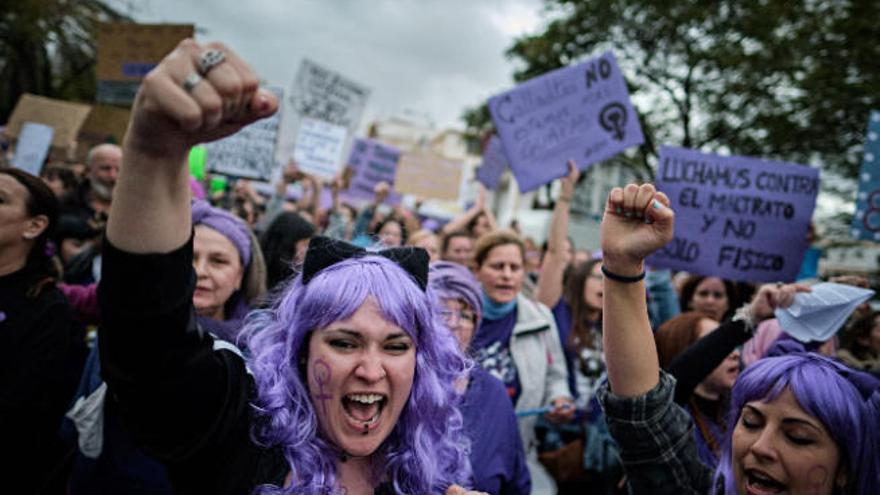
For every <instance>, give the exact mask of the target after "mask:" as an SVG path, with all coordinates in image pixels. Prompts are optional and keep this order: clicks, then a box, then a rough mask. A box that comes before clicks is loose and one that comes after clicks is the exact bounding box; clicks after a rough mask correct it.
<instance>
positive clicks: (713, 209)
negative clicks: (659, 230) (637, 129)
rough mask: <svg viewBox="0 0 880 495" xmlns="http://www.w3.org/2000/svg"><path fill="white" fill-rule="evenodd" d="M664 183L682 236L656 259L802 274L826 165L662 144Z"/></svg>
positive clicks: (723, 273) (736, 274) (684, 265)
mask: <svg viewBox="0 0 880 495" xmlns="http://www.w3.org/2000/svg"><path fill="white" fill-rule="evenodd" d="M656 185H657V189H659V190H660V191H663V192H664V193H666V195H667V196H669V199H670V201H671V203H672V208H673V210H674V211H675V215H676V217H675V237H674V238H673V239H672V241H671V242H670V243H669V244H667V245H666V246H665V247H664V248H663V249H661V250H659V251H657V252H656V253H655V254H654V255H653V256H652V257H651V258H650V259H649V260H648V261H649V263H651V264H652V265H655V266H663V267H667V268H672V269H676V270H686V271H689V272H693V273H700V274H703V275H713V276H717V277H722V278H728V279H732V280H748V281H754V282H775V281H793V280H794V279H795V277H796V276H797V273H798V270H799V268H800V265H801V260H802V258H803V256H804V250H805V249H806V248H807V244H806V234H807V226H808V225H809V223H810V219H811V218H812V216H813V209H814V208H815V206H816V194H817V193H818V191H819V171H818V170H815V169H811V168H808V167H804V166H800V165H793V164H788V163H781V162H769V161H764V160H759V159H756V158H749V157H741V156H730V157H723V156H719V155H714V154H707V153H700V152H698V151H693V150H688V149H684V148H672V147H662V148H661V149H660V164H659V167H658V170H657V181H656Z"/></svg>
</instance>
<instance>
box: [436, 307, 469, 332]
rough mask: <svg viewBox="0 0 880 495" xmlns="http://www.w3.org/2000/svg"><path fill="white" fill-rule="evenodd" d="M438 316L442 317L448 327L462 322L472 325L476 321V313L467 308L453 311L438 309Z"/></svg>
mask: <svg viewBox="0 0 880 495" xmlns="http://www.w3.org/2000/svg"><path fill="white" fill-rule="evenodd" d="M440 317H441V318H443V322H444V323H446V325H447V326H449V327H450V328H454V327H457V326H459V325H461V324H462V323H464V322H467V323H469V324H471V325H474V324H476V322H477V314H476V313H474V312H473V311H471V310H469V309H462V310H458V311H453V310H451V309H442V310H440Z"/></svg>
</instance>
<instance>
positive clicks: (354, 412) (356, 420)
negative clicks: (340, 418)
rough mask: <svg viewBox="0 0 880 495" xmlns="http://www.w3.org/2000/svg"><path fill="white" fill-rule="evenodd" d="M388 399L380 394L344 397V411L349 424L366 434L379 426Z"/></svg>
mask: <svg viewBox="0 0 880 495" xmlns="http://www.w3.org/2000/svg"><path fill="white" fill-rule="evenodd" d="M387 402H388V398H387V397H386V396H385V395H384V394H378V393H352V394H347V395H345V396H344V397H342V409H343V410H344V411H345V415H346V419H347V420H348V424H349V426H350V427H352V428H353V429H355V430H358V431H362V432H363V433H364V434H366V433H368V432H369V431H370V430H373V429H375V428H376V427H377V426H379V419H380V417H381V416H382V410H383V409H385V404H387Z"/></svg>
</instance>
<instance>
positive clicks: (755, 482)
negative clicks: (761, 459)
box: [745, 469, 786, 495]
mask: <svg viewBox="0 0 880 495" xmlns="http://www.w3.org/2000/svg"><path fill="white" fill-rule="evenodd" d="M745 474H746V493H747V494H748V495H772V494H777V493H782V492H784V491H785V489H786V485H785V484H784V483H782V482H780V481H779V480H777V479H775V478H773V477H772V476H770V475H769V474H767V473H765V472H763V471H761V470H758V469H747V470H746V472H745Z"/></svg>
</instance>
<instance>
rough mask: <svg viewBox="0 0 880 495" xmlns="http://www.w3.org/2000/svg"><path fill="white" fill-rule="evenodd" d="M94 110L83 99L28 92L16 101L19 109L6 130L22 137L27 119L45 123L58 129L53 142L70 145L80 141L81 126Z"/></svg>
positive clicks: (54, 143)
mask: <svg viewBox="0 0 880 495" xmlns="http://www.w3.org/2000/svg"><path fill="white" fill-rule="evenodd" d="M91 110H92V107H90V106H89V105H83V104H82V103H71V102H69V101H61V100H54V99H52V98H46V97H44V96H35V95H32V94H27V93H25V94H23V95H21V98H19V99H18V103H16V104H15V109H14V110H13V111H12V115H11V116H10V117H9V123H8V124H7V125H6V133H7V134H8V135H10V136H12V137H18V135H19V133H20V132H21V128H22V126H23V125H24V123H25V122H34V123H37V124H43V125H47V126H49V127H51V128H52V129H54V130H55V134H54V136H53V137H52V145H53V146H57V147H59V148H68V147H70V146H72V145H74V144H75V143H76V136H77V134H78V133H79V129H80V127H82V125H83V122H85V120H86V117H88V115H89V112H90V111H91Z"/></svg>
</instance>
